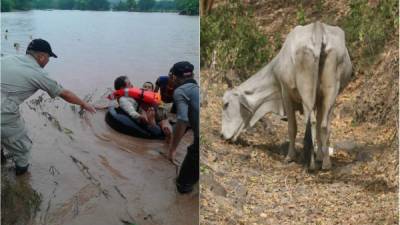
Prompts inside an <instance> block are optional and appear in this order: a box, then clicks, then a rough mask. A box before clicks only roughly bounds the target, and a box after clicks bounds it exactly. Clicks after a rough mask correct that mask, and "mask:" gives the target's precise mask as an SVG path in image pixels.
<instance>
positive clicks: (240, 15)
mask: <svg viewBox="0 0 400 225" xmlns="http://www.w3.org/2000/svg"><path fill="white" fill-rule="evenodd" d="M243 7H244V6H243V5H242V3H241V2H240V1H239V0H232V1H230V4H225V5H223V6H220V7H218V8H215V9H214V10H213V11H212V13H211V14H209V15H206V16H202V17H201V24H200V27H201V32H200V39H201V56H200V60H201V66H202V67H209V66H211V65H212V64H213V65H214V66H215V69H217V70H219V71H227V70H233V71H235V72H236V73H237V74H238V75H239V77H240V79H242V80H243V79H246V78H247V77H248V76H250V75H251V74H252V73H254V72H255V71H256V70H257V69H259V68H260V67H261V66H262V65H264V64H266V63H267V59H268V58H269V56H270V48H269V46H268V42H267V38H266V37H265V35H263V34H262V33H261V31H260V30H259V29H258V28H257V26H256V24H255V21H254V18H253V16H252V13H251V12H249V11H248V10H244V8H243Z"/></svg>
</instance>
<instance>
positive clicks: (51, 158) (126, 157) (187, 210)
mask: <svg viewBox="0 0 400 225" xmlns="http://www.w3.org/2000/svg"><path fill="white" fill-rule="evenodd" d="M38 96H40V94H38V95H36V96H35V97H34V98H31V100H30V101H28V102H27V103H24V104H23V105H22V110H23V116H24V118H25V121H26V125H27V128H28V130H29V134H30V137H31V139H32V140H33V142H34V145H33V149H32V160H31V168H30V174H28V175H26V176H24V177H23V178H21V179H24V180H25V181H26V182H30V183H31V185H32V188H33V189H35V190H36V191H38V192H39V193H41V195H42V199H43V200H42V204H41V207H40V211H39V212H38V214H37V216H36V218H35V221H34V223H33V224H46V225H52V224H65V225H69V224H70V225H80V224H82V225H83V224H97V225H102V224H104V225H109V224H124V221H126V222H130V223H134V224H140V225H142V224H144V225H146V224H165V225H168V224H174V225H179V224H182V225H190V224H197V223H198V204H199V200H198V193H199V191H198V187H196V189H195V191H194V192H193V193H191V194H188V195H180V194H178V193H177V192H176V188H175V185H174V178H175V177H176V175H177V169H178V168H177V167H176V166H175V165H173V164H172V163H171V162H169V161H168V160H167V159H166V158H165V154H166V152H167V148H168V145H167V144H166V143H165V142H164V141H158V140H145V139H139V138H134V137H131V136H127V135H124V134H120V133H118V132H116V131H114V130H112V129H111V128H110V127H109V126H108V125H107V124H106V123H105V121H104V117H105V110H99V111H98V112H97V113H96V114H95V115H88V114H84V115H83V116H81V115H80V113H79V108H78V107H75V108H74V107H71V105H70V104H67V103H65V102H64V101H62V100H60V99H56V100H52V99H48V97H47V95H43V96H45V97H44V100H42V101H40V100H39V101H38V100H37V99H38ZM39 98H40V97H39ZM91 99H92V100H93V101H92V102H96V101H97V100H99V99H100V97H99V96H98V97H93V96H91ZM100 102H102V101H100ZM103 102H104V101H103ZM191 140H192V134H191V132H188V133H187V134H186V135H185V137H184V140H182V142H181V144H180V145H179V149H178V153H177V161H178V164H179V163H180V162H182V160H183V158H184V155H185V154H186V146H188V145H189V144H190V143H191Z"/></svg>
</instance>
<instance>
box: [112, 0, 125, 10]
mask: <svg viewBox="0 0 400 225" xmlns="http://www.w3.org/2000/svg"><path fill="white" fill-rule="evenodd" d="M113 10H115V11H127V10H128V4H127V3H126V2H123V1H119V3H118V4H117V5H115V6H114V8H113Z"/></svg>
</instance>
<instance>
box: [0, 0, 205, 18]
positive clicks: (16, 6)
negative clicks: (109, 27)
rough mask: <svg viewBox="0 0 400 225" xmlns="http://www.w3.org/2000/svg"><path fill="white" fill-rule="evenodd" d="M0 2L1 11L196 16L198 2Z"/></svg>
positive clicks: (196, 0) (32, 0)
mask: <svg viewBox="0 0 400 225" xmlns="http://www.w3.org/2000/svg"><path fill="white" fill-rule="evenodd" d="M110 2H111V1H109V0H1V11H2V12H9V11H13V10H30V9H66V10H69V9H78V10H110V9H112V10H115V11H141V12H154V11H158V12H159V11H175V12H176V11H178V12H183V14H189V15H198V9H199V6H198V5H199V2H198V0H161V1H157V0H120V1H112V2H111V3H110Z"/></svg>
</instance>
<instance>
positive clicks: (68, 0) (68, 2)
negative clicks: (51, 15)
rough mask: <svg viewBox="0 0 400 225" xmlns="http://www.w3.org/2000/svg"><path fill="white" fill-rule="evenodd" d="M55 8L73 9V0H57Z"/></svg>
mask: <svg viewBox="0 0 400 225" xmlns="http://www.w3.org/2000/svg"><path fill="white" fill-rule="evenodd" d="M57 3H58V4H57V8H59V9H74V6H75V0H58V2H57Z"/></svg>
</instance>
